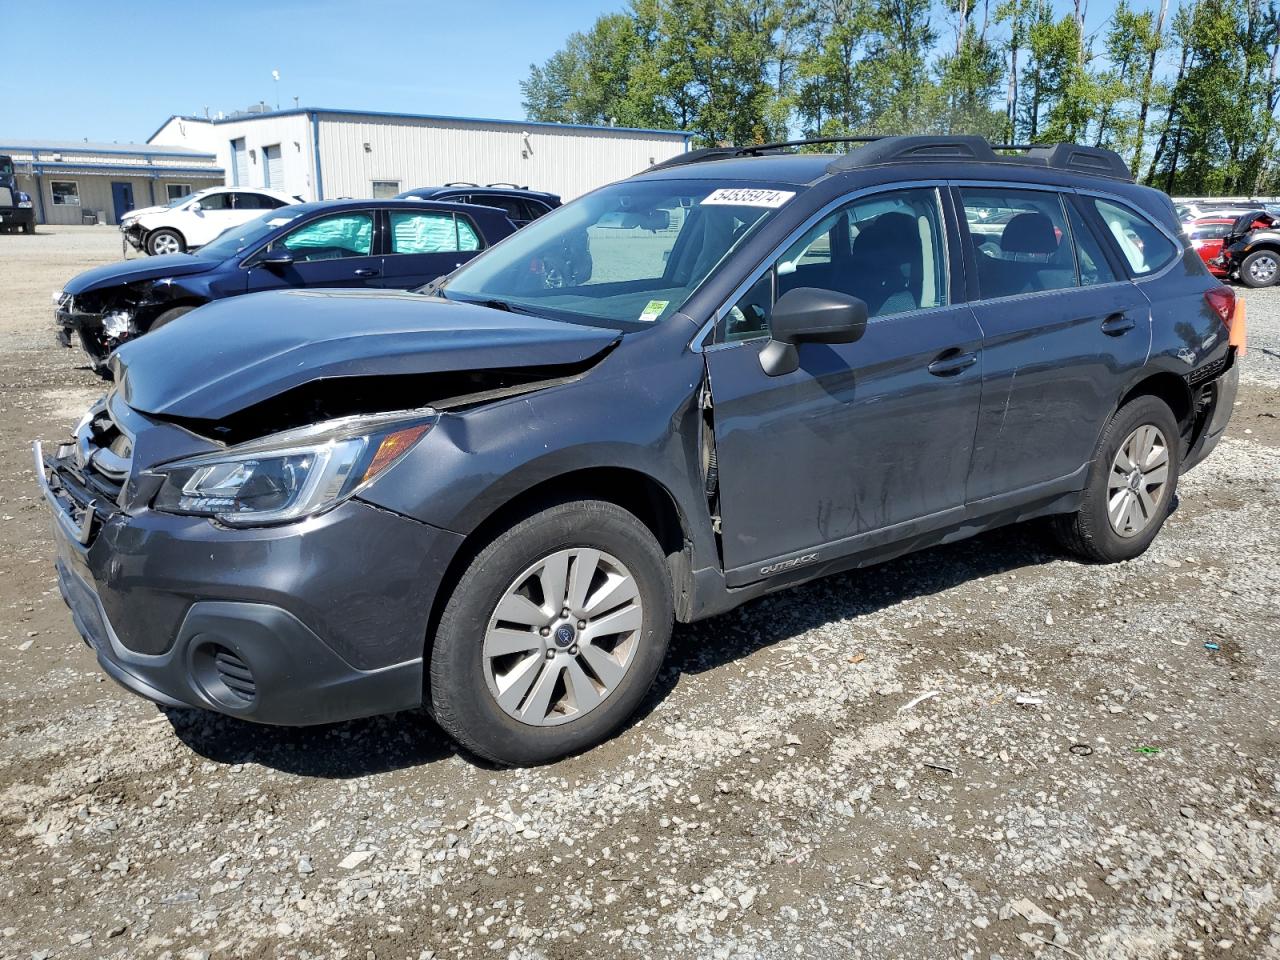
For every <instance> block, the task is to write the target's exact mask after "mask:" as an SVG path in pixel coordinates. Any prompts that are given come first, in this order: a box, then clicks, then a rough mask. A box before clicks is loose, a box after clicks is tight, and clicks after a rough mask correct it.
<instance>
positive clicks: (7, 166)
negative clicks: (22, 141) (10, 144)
mask: <svg viewBox="0 0 1280 960" xmlns="http://www.w3.org/2000/svg"><path fill="white" fill-rule="evenodd" d="M12 173H13V161H12V160H10V159H9V158H8V157H5V158H4V159H3V160H0V177H7V176H9V175H10V174H12Z"/></svg>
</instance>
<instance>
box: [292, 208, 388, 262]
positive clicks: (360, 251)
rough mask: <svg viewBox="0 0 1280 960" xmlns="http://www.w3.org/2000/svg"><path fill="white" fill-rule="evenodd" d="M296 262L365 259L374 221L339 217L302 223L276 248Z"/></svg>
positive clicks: (353, 215) (362, 216) (354, 216)
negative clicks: (286, 252) (279, 247)
mask: <svg viewBox="0 0 1280 960" xmlns="http://www.w3.org/2000/svg"><path fill="white" fill-rule="evenodd" d="M277 244H278V245H280V246H283V247H284V248H285V249H286V250H288V251H290V252H291V253H292V254H293V255H294V259H295V260H297V261H299V262H307V263H310V262H312V261H315V260H341V259H343V258H345V257H367V256H369V252H370V250H371V249H372V244H373V217H372V215H370V214H368V213H338V214H334V215H333V216H331V217H322V218H321V219H319V220H312V221H311V222H310V223H304V224H303V225H302V226H300V227H298V229H296V230H294V231H293V232H292V233H289V234H287V235H286V236H285V237H284V238H283V239H281V240H277V241H276V243H275V244H272V246H273V247H274V246H276V245H277Z"/></svg>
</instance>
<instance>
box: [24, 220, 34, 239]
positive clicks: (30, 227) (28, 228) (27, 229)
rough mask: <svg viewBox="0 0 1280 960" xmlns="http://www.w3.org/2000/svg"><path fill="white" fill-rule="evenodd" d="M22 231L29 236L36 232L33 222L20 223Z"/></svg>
mask: <svg viewBox="0 0 1280 960" xmlns="http://www.w3.org/2000/svg"><path fill="white" fill-rule="evenodd" d="M22 232H23V233H25V234H27V235H28V236H30V235H31V234H33V233H35V232H36V225H35V224H34V223H24V224H23V225H22Z"/></svg>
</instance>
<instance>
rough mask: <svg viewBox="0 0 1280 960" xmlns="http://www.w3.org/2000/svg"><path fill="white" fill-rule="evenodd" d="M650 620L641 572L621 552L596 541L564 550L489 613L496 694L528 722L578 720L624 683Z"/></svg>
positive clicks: (488, 656)
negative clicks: (600, 547) (643, 599)
mask: <svg viewBox="0 0 1280 960" xmlns="http://www.w3.org/2000/svg"><path fill="white" fill-rule="evenodd" d="M643 622H644V616H643V610H642V607H641V601H640V591H639V588H638V587H637V585H636V581H635V578H634V577H633V576H632V575H631V573H630V571H628V570H627V568H626V567H625V566H624V565H623V564H622V563H621V562H620V561H619V560H617V558H615V557H612V556H610V555H609V554H607V553H604V552H602V551H600V550H593V549H591V548H589V547H572V548H569V549H565V550H558V551H556V552H555V553H553V554H551V555H550V556H547V557H544V558H543V559H541V560H539V561H538V562H537V563H534V564H533V565H531V566H530V567H528V568H527V569H526V570H525V571H524V572H523V573H521V574H520V576H518V577H517V578H516V579H515V581H514V582H513V583H512V584H511V585H510V586H509V587H508V588H507V590H506V591H505V592H504V593H503V595H502V598H501V599H500V600H499V601H498V604H497V606H496V608H495V609H494V612H493V615H492V616H491V617H490V618H489V624H488V627H487V628H486V629H485V635H484V648H483V658H484V673H485V682H486V683H487V684H488V687H489V692H490V693H491V694H492V695H493V698H494V700H495V701H496V702H497V704H498V706H499V707H501V708H502V710H503V711H504V712H505V713H506V714H507V715H508V716H510V717H514V718H515V719H516V720H519V721H520V722H521V723H527V724H530V725H532V726H539V727H543V726H554V725H556V724H561V723H565V722H567V721H570V720H576V719H578V718H579V717H581V716H583V715H584V714H587V713H589V712H590V711H592V710H594V709H595V708H596V707H598V706H600V704H602V703H603V702H604V701H605V700H607V699H608V698H609V697H610V696H611V695H612V694H613V693H614V692H615V691H616V690H617V689H618V686H619V685H620V684H621V683H622V680H623V678H624V677H625V676H626V675H627V672H628V670H630V668H631V665H632V663H633V662H634V661H635V655H636V649H637V647H638V646H639V643H640V630H641V626H642V625H643Z"/></svg>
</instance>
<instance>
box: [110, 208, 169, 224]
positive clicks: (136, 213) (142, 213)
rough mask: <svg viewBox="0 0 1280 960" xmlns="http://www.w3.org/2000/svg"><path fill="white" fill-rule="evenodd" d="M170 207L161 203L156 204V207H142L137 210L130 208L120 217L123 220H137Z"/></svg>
mask: <svg viewBox="0 0 1280 960" xmlns="http://www.w3.org/2000/svg"><path fill="white" fill-rule="evenodd" d="M168 209H169V208H168V207H166V206H162V205H161V204H156V205H155V206H154V207H140V208H139V209H137V210H130V211H129V212H128V213H126V214H125V215H124V216H123V217H121V218H120V219H121V220H137V219H138V218H139V217H149V216H151V214H153V213H160V212H162V211H164V210H168Z"/></svg>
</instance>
